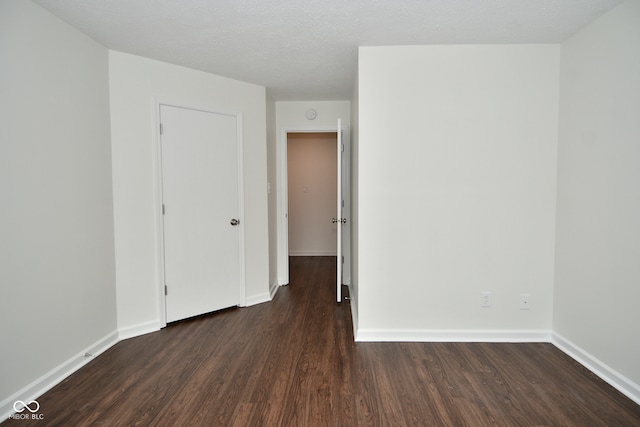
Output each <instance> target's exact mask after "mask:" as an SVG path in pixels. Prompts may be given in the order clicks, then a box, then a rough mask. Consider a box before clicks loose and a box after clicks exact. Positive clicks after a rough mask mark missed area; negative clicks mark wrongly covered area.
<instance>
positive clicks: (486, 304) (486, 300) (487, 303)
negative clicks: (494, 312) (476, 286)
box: [480, 291, 491, 307]
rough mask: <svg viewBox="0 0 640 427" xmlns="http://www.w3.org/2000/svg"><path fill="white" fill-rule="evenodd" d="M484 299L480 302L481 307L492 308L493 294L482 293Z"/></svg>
mask: <svg viewBox="0 0 640 427" xmlns="http://www.w3.org/2000/svg"><path fill="white" fill-rule="evenodd" d="M480 295H481V297H482V299H481V300H480V307H491V292H489V291H483V292H480Z"/></svg>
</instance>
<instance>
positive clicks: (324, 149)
mask: <svg viewBox="0 0 640 427" xmlns="http://www.w3.org/2000/svg"><path fill="white" fill-rule="evenodd" d="M336 138H337V136H336V133H335V132H329V133H290V134H288V148H287V158H288V168H287V170H288V182H289V255H293V256H296V255H297V256H336V252H337V251H336V242H337V232H338V226H337V224H333V223H332V222H331V218H335V216H336V197H337V195H338V191H337V184H338V177H337V172H338V171H337V160H338V155H337V153H336Z"/></svg>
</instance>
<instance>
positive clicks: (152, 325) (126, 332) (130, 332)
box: [118, 321, 160, 340]
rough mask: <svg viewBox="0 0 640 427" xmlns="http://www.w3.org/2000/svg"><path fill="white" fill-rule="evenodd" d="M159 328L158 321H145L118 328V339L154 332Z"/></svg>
mask: <svg viewBox="0 0 640 427" xmlns="http://www.w3.org/2000/svg"><path fill="white" fill-rule="evenodd" d="M159 330H160V323H158V322H156V321H153V322H145V323H139V324H137V325H133V326H127V327H126V328H120V329H119V330H118V332H119V337H120V340H126V339H129V338H134V337H139V336H140V335H145V334H149V333H151V332H156V331H159Z"/></svg>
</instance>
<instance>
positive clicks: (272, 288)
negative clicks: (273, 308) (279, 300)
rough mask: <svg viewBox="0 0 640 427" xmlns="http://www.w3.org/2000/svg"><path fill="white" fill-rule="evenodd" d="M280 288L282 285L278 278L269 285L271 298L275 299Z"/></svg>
mask: <svg viewBox="0 0 640 427" xmlns="http://www.w3.org/2000/svg"><path fill="white" fill-rule="evenodd" d="M279 288H280V285H279V283H278V281H277V280H276V281H274V282H273V283H272V284H271V286H270V287H269V295H270V296H271V299H273V298H274V297H275V296H276V294H277V293H278V289H279Z"/></svg>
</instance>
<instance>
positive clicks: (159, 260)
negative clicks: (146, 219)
mask: <svg viewBox="0 0 640 427" xmlns="http://www.w3.org/2000/svg"><path fill="white" fill-rule="evenodd" d="M152 105H153V109H154V112H155V114H154V115H155V121H154V127H155V129H154V133H153V134H154V135H155V140H156V141H155V142H156V143H155V144H154V150H155V156H154V160H153V169H154V173H155V176H156V189H155V190H156V191H155V206H156V215H155V237H156V265H157V284H156V285H157V286H156V289H157V309H158V319H160V327H161V328H164V327H166V326H167V313H166V295H165V293H164V289H165V288H164V285H165V275H164V227H163V222H164V220H163V218H162V147H161V143H162V140H161V134H160V107H161V106H162V105H164V106H168V107H177V108H185V109H187V110H195V111H202V112H205V113H213V114H222V115H226V116H233V117H235V118H236V147H237V158H238V219H239V221H240V223H239V224H238V228H239V230H238V231H239V237H238V238H239V242H238V247H239V250H238V251H239V254H238V255H239V261H240V286H239V287H240V289H239V292H240V295H239V299H238V301H240V305H241V306H246V274H245V243H244V242H245V227H244V219H245V215H244V170H243V165H244V161H243V158H244V149H243V136H242V113H240V112H235V111H229V110H226V109H223V108H218V107H216V106H213V105H194V104H193V103H183V102H176V101H175V100H168V99H162V98H160V99H159V98H155V97H154V98H152Z"/></svg>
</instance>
